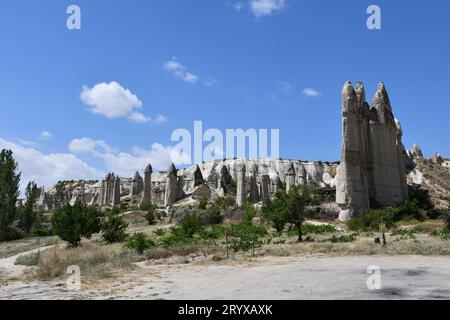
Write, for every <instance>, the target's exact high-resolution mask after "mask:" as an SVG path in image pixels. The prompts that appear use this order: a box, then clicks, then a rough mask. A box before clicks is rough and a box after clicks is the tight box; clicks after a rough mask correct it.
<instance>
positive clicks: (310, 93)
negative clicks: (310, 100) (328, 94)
mask: <svg viewBox="0 0 450 320" xmlns="http://www.w3.org/2000/svg"><path fill="white" fill-rule="evenodd" d="M302 93H303V94H304V95H305V96H307V97H317V96H320V95H321V93H320V92H319V91H317V90H316V89H313V88H305V89H304V90H303V91H302Z"/></svg>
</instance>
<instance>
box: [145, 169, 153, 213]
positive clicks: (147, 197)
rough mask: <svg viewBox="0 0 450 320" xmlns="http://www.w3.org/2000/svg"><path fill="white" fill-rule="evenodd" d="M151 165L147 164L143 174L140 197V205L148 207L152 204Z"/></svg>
mask: <svg viewBox="0 0 450 320" xmlns="http://www.w3.org/2000/svg"><path fill="white" fill-rule="evenodd" d="M152 173H153V168H152V165H151V164H149V165H148V166H147V168H145V172H144V193H143V195H142V205H149V204H151V203H152Z"/></svg>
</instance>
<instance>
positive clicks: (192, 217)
mask: <svg viewBox="0 0 450 320" xmlns="http://www.w3.org/2000/svg"><path fill="white" fill-rule="evenodd" d="M180 229H181V231H182V232H183V233H184V234H185V235H186V236H187V237H188V238H192V237H193V236H194V234H196V233H197V232H199V231H201V230H202V229H203V221H202V218H201V217H200V215H199V214H198V213H195V212H194V213H190V214H187V215H185V216H184V217H183V219H181V221H180Z"/></svg>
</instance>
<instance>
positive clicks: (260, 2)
mask: <svg viewBox="0 0 450 320" xmlns="http://www.w3.org/2000/svg"><path fill="white" fill-rule="evenodd" d="M249 7H250V11H251V12H252V13H253V14H254V15H255V16H256V17H264V16H270V15H272V14H274V13H278V12H280V11H281V10H283V9H284V8H285V7H286V0H250V4H249Z"/></svg>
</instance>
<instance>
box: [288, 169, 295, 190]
mask: <svg viewBox="0 0 450 320" xmlns="http://www.w3.org/2000/svg"><path fill="white" fill-rule="evenodd" d="M294 185H295V169H294V164H293V163H292V162H291V163H290V164H289V167H288V169H287V171H286V193H289V191H291V189H292V187H293V186H294Z"/></svg>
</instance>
